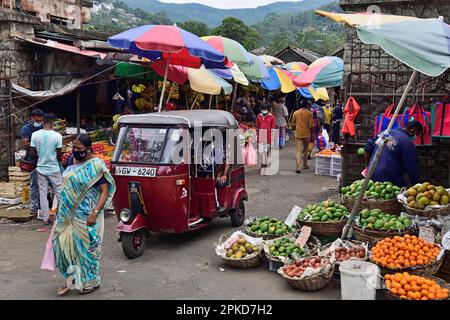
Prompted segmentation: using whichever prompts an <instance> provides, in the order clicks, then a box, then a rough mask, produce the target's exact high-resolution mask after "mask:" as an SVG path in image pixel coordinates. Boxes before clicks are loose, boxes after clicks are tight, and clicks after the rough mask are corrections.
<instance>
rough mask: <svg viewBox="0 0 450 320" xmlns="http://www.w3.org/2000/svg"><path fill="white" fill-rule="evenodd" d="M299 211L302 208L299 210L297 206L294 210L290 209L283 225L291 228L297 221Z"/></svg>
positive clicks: (300, 209)
mask: <svg viewBox="0 0 450 320" xmlns="http://www.w3.org/2000/svg"><path fill="white" fill-rule="evenodd" d="M301 211H302V208H300V207H299V206H294V208H292V210H291V213H289V215H288V217H287V218H286V220H285V221H284V223H285V224H286V225H288V226H289V227H292V226H293V225H294V224H295V221H297V218H298V215H299V214H300V212H301Z"/></svg>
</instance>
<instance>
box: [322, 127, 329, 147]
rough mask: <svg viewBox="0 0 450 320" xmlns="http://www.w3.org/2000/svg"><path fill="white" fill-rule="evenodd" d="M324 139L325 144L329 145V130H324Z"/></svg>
mask: <svg viewBox="0 0 450 320" xmlns="http://www.w3.org/2000/svg"><path fill="white" fill-rule="evenodd" d="M322 137H324V138H325V144H326V145H328V143H329V142H330V136H329V135H328V132H327V130H325V129H322Z"/></svg>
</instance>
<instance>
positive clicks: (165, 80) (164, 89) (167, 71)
mask: <svg viewBox="0 0 450 320" xmlns="http://www.w3.org/2000/svg"><path fill="white" fill-rule="evenodd" d="M169 63H170V53H169V56H168V58H167V62H166V72H165V73H164V82H163V87H162V92H161V98H160V99H159V107H158V112H161V109H162V104H163V99H164V91H166V82H167V74H168V73H169Z"/></svg>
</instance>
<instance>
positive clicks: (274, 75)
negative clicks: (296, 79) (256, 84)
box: [261, 67, 297, 93]
mask: <svg viewBox="0 0 450 320" xmlns="http://www.w3.org/2000/svg"><path fill="white" fill-rule="evenodd" d="M268 72H269V77H270V78H269V79H266V80H263V81H262V82H261V86H262V87H263V88H264V89H266V90H269V91H275V90H281V92H283V93H289V92H292V91H295V90H296V89H297V87H296V86H295V85H294V84H293V83H292V80H291V79H290V77H289V76H288V75H287V73H286V72H285V70H281V69H279V68H277V67H270V68H269V70H268Z"/></svg>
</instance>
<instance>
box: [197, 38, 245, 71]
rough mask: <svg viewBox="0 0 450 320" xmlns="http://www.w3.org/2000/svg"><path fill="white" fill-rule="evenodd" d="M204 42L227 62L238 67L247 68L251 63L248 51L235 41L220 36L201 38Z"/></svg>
mask: <svg viewBox="0 0 450 320" xmlns="http://www.w3.org/2000/svg"><path fill="white" fill-rule="evenodd" d="M202 39H203V40H204V41H206V42H207V43H208V44H210V45H211V46H213V47H214V48H216V49H217V50H218V51H220V52H222V53H223V54H224V55H225V56H226V57H227V58H228V59H229V60H231V61H233V62H234V63H236V64H237V65H238V66H239V67H242V66H247V65H249V64H251V63H252V58H251V57H250V54H249V53H248V51H247V50H246V49H245V48H244V47H243V46H242V45H241V44H240V43H239V42H237V41H235V40H233V39H229V38H225V37H222V36H206V37H202Z"/></svg>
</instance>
